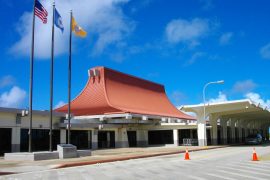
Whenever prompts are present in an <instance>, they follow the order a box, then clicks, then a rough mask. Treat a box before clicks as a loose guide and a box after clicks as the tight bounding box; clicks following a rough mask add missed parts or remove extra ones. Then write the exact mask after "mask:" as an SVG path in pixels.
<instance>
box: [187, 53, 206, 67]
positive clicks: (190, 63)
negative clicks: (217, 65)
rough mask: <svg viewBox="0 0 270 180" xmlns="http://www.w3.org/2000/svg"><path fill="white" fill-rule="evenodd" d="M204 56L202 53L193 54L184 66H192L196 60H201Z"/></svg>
mask: <svg viewBox="0 0 270 180" xmlns="http://www.w3.org/2000/svg"><path fill="white" fill-rule="evenodd" d="M205 55H206V54H205V53H204V52H195V53H194V54H193V55H192V56H191V58H190V59H189V60H188V61H187V62H186V64H185V66H188V65H192V64H194V63H195V62H196V61H197V60H198V59H200V58H202V57H203V56H205Z"/></svg>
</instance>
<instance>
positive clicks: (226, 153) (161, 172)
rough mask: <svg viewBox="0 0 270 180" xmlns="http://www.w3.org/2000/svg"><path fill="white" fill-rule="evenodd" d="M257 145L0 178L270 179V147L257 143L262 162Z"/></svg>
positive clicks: (2, 177)
mask: <svg viewBox="0 0 270 180" xmlns="http://www.w3.org/2000/svg"><path fill="white" fill-rule="evenodd" d="M252 151H253V146H234V147H227V148H220V149H212V150H207V151H195V152H190V154H189V155H190V158H191V160H184V154H183V153H182V154H173V155H164V156H157V157H149V158H142V159H131V160H126V161H115V162H108V163H102V164H94V165H85V166H77V167H70V168H62V169H53V170H52V169H50V170H44V171H38V172H26V173H20V174H14V175H8V176H1V177H0V179H117V180H118V179H120V180H121V179H125V180H126V179H155V180H156V179H183V180H185V179H193V180H212V179H213V180H216V179H225V180H234V179H235V180H239V179H245V180H246V179H247V180H248V179H256V180H269V179H270V173H269V172H270V159H269V156H270V146H269V145H265V146H256V152H257V154H258V156H259V159H260V161H256V162H255V161H251V158H252V153H253V152H252Z"/></svg>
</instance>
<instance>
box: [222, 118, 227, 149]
mask: <svg viewBox="0 0 270 180" xmlns="http://www.w3.org/2000/svg"><path fill="white" fill-rule="evenodd" d="M227 121H228V119H220V124H221V132H222V144H227V143H228V141H227V136H228V135H227Z"/></svg>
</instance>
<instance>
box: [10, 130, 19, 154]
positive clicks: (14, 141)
mask: <svg viewBox="0 0 270 180" xmlns="http://www.w3.org/2000/svg"><path fill="white" fill-rule="evenodd" d="M11 135H12V137H11V152H20V146H21V128H20V127H13V128H12V132H11Z"/></svg>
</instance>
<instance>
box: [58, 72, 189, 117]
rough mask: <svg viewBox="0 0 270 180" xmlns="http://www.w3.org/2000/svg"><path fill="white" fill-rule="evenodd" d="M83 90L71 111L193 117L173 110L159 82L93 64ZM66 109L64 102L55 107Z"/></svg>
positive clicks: (72, 105) (78, 112)
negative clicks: (96, 74)
mask: <svg viewBox="0 0 270 180" xmlns="http://www.w3.org/2000/svg"><path fill="white" fill-rule="evenodd" d="M94 70H98V71H96V72H98V76H90V78H89V79H88V82H87V84H86V86H85V88H84V89H83V91H82V92H81V93H80V94H79V95H78V96H77V97H76V98H75V99H74V100H72V102H71V113H72V114H74V115H77V116H81V115H100V114H114V113H134V114H144V115H154V116H164V117H174V118H180V119H194V117H192V116H189V115H187V114H184V113H182V112H181V111H179V110H178V109H176V108H175V107H174V106H173V105H172V104H171V102H170V101H169V99H168V98H167V96H166V93H165V90H164V87H163V86H162V85H159V84H156V83H153V82H150V81H147V80H144V79H140V78H137V77H134V76H131V75H127V74H124V73H121V72H118V71H115V70H112V69H109V68H105V67H95V68H92V69H91V70H90V72H91V73H93V72H94ZM56 111H58V112H67V105H65V106H62V107H60V108H58V109H56Z"/></svg>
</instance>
